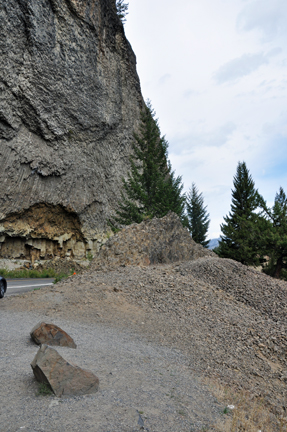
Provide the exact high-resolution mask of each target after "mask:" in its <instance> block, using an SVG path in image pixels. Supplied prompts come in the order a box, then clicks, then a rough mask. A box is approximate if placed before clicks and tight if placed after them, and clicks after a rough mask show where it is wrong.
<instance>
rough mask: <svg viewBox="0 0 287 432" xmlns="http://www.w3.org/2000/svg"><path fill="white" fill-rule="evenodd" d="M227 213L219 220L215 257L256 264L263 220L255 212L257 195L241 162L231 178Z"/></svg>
mask: <svg viewBox="0 0 287 432" xmlns="http://www.w3.org/2000/svg"><path fill="white" fill-rule="evenodd" d="M233 185H234V189H233V190H232V204H231V212H230V213H229V215H228V216H225V217H224V218H223V219H224V221H225V223H224V224H222V225H221V226H220V227H221V231H222V233H223V235H222V236H221V241H220V243H219V246H218V248H217V250H216V252H217V253H218V255H219V256H221V257H223V258H231V259H234V260H236V261H240V262H241V263H242V264H258V263H259V259H260V255H261V249H260V247H261V246H260V241H259V240H260V236H259V234H260V231H261V229H262V227H263V226H264V224H265V221H264V218H262V217H261V216H260V215H258V214H257V213H255V211H254V210H256V208H257V207H258V199H259V194H258V192H257V190H256V189H255V184H254V181H253V179H252V176H251V175H250V173H249V170H248V169H247V167H246V164H245V162H242V163H241V162H239V163H238V166H237V170H236V175H235V176H234V179H233Z"/></svg>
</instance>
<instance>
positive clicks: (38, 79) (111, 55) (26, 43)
mask: <svg viewBox="0 0 287 432" xmlns="http://www.w3.org/2000/svg"><path fill="white" fill-rule="evenodd" d="M0 53H1V62H0V160H1V170H0V247H1V248H0V256H2V257H15V258H16V257H24V256H25V257H26V258H29V257H31V256H32V255H33V256H34V257H36V258H45V257H49V258H50V257H51V256H53V255H59V256H62V257H63V256H67V255H68V256H69V255H71V256H74V257H75V258H81V257H83V256H85V255H86V253H87V252H88V251H96V250H97V245H98V244H99V242H101V241H102V240H103V238H104V233H105V230H106V219H107V217H108V216H109V214H110V213H111V211H112V209H113V208H114V207H115V204H116V203H117V200H118V197H119V190H120V187H121V178H122V176H125V175H126V173H127V170H128V168H129V161H128V159H129V154H130V152H131V140H132V136H133V132H134V130H135V129H136V128H137V126H138V122H139V113H140V110H141V108H142V106H143V100H142V96H141V90H140V84H139V79H138V76H137V72H136V58H135V55H134V53H133V51H132V49H131V46H130V44H129V42H128V41H127V39H126V38H125V34H124V30H123V26H122V24H121V22H120V20H119V18H118V16H117V14H116V7H115V2H114V1H113V0H9V1H8V0H2V1H1V4H0Z"/></svg>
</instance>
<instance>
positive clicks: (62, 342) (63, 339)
mask: <svg viewBox="0 0 287 432" xmlns="http://www.w3.org/2000/svg"><path fill="white" fill-rule="evenodd" d="M30 336H31V338H32V340H33V341H34V342H35V343H36V344H37V345H42V344H46V345H56V346H63V347H68V348H77V345H76V344H75V342H74V340H73V339H72V338H71V336H69V335H68V333H66V332H65V331H64V330H62V329H61V328H60V327H58V326H56V325H55V324H46V323H44V322H40V323H38V324H36V325H35V327H33V329H32V330H31V332H30Z"/></svg>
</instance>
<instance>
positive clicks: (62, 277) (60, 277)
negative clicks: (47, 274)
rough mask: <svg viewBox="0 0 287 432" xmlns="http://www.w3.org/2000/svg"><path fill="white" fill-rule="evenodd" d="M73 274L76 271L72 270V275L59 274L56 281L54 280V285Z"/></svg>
mask: <svg viewBox="0 0 287 432" xmlns="http://www.w3.org/2000/svg"><path fill="white" fill-rule="evenodd" d="M73 273H74V271H73V270H71V272H70V274H67V273H60V274H57V275H56V276H55V279H54V282H53V283H54V284H56V283H57V282H61V280H62V279H66V278H67V277H69V276H71V275H72V274H73Z"/></svg>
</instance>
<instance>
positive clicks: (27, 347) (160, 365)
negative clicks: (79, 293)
mask: <svg viewBox="0 0 287 432" xmlns="http://www.w3.org/2000/svg"><path fill="white" fill-rule="evenodd" d="M7 300H8V299H7ZM42 319H43V316H41V315H39V314H36V313H31V312H29V313H27V312H19V311H17V312H11V311H5V310H1V313H0V326H1V329H2V331H1V337H0V368H1V387H0V398H1V408H0V430H1V432H16V431H27V432H50V431H51V432H52V431H57V432H67V431H69V432H74V431H81V432H83V431H95V432H96V431H97V432H125V431H126V432H132V431H139V430H145V431H150V432H151V431H152V432H167V431H172V432H177V431H178V432H191V431H202V430H207V429H205V428H206V427H207V426H208V425H211V423H213V421H214V420H215V419H216V418H217V417H218V416H219V415H220V412H221V411H222V407H221V406H220V405H219V404H218V403H217V402H216V400H215V399H214V397H213V396H211V395H210V393H209V392H208V391H207V389H206V388H205V387H204V386H203V385H202V384H201V383H200V382H199V381H198V379H197V378H196V376H195V375H193V373H192V372H191V371H190V368H188V366H187V363H188V361H187V360H188V359H186V358H185V357H184V356H183V355H182V354H181V353H180V351H178V350H173V349H168V348H164V347H160V346H158V345H156V344H153V343H150V342H149V343H148V342H147V341H146V340H145V339H144V338H143V337H142V336H140V335H139V334H138V333H133V332H130V331H127V330H123V329H121V330H119V329H117V328H114V327H112V326H107V325H103V324H100V323H99V324H97V323H92V324H91V325H89V324H84V323H83V324H81V323H73V321H72V320H71V321H70V320H62V319H57V322H56V323H55V324H57V325H59V326H61V327H62V328H63V329H64V330H65V331H67V332H68V333H69V334H70V335H71V336H72V337H73V338H74V340H75V342H76V343H77V345H78V347H77V349H76V350H71V349H68V348H57V349H58V351H59V352H60V354H61V355H62V356H63V357H64V358H66V359H67V360H68V361H72V362H73V363H75V364H77V365H78V366H81V367H83V368H86V369H89V370H91V371H92V372H94V373H95V374H96V375H97V376H98V377H99V379H100V388H99V391H98V392H97V393H96V394H94V395H88V396H82V397H69V398H61V399H58V398H56V397H54V396H40V395H38V396H37V392H38V384H37V383H36V382H35V380H34V377H33V373H32V369H31V367H30V363H31V361H32V360H33V358H34V356H35V354H36V352H37V350H38V347H37V346H35V345H34V344H33V343H32V342H31V340H30V337H29V332H30V330H31V329H32V327H33V326H34V325H35V324H37V322H39V321H41V320H42ZM48 321H49V320H48ZM209 430H212V428H211V429H209Z"/></svg>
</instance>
